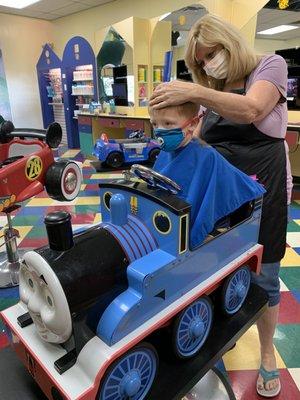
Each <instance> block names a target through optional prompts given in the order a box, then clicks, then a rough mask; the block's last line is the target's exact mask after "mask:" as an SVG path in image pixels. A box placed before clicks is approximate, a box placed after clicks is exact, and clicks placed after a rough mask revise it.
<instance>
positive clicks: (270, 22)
mask: <svg viewBox="0 0 300 400" xmlns="http://www.w3.org/2000/svg"><path fill="white" fill-rule="evenodd" d="M204 14H206V10H205V9H203V8H201V6H199V4H198V5H197V4H194V5H192V6H190V7H185V8H182V9H181V10H178V11H174V12H173V13H171V14H170V15H168V16H167V17H166V18H165V19H164V20H165V21H172V29H173V30H174V31H179V32H180V36H181V38H179V39H178V41H177V43H178V46H179V47H180V46H184V45H185V42H186V38H187V35H188V31H189V30H190V29H191V27H192V25H193V24H194V23H195V22H196V21H197V20H198V19H199V18H200V17H202V16H203V15H204ZM181 15H184V16H185V17H186V23H185V24H184V25H180V24H179V20H178V18H179V17H180V16H181ZM288 24H292V25H298V26H299V28H298V29H294V30H292V31H288V32H283V33H278V34H276V35H256V37H257V38H260V39H272V40H274V39H275V40H288V39H295V38H299V46H300V11H286V10H272V9H268V8H263V9H262V10H261V11H260V12H259V13H258V17H257V28H256V32H259V31H263V30H265V29H268V28H273V27H274V26H278V25H288Z"/></svg>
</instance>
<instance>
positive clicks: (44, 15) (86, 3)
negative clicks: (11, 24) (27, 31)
mask: <svg viewBox="0 0 300 400" xmlns="http://www.w3.org/2000/svg"><path fill="white" fill-rule="evenodd" d="M113 1H115V0H81V1H79V0H78V1H76V0H41V1H39V2H37V3H34V4H32V5H31V6H28V7H26V8H23V9H21V10H18V9H16V8H10V7H4V6H0V13H5V14H15V15H22V16H23V17H32V18H41V19H47V20H53V19H56V18H60V17H64V16H66V15H70V14H74V13H77V12H79V11H83V10H87V9H88V8H92V7H96V6H99V5H101V4H105V3H112V2H113Z"/></svg>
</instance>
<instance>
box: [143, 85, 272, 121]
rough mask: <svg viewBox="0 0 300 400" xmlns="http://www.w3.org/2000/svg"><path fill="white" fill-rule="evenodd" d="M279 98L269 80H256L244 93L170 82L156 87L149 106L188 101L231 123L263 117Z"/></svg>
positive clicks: (162, 105)
mask: <svg viewBox="0 0 300 400" xmlns="http://www.w3.org/2000/svg"><path fill="white" fill-rule="evenodd" d="M279 99H280V93H279V91H278V89H277V88H276V86H275V85H273V84H272V83H271V82H268V81H256V82H255V83H254V84H253V85H252V86H251V87H250V89H249V90H248V92H247V94H246V95H245V96H241V95H239V94H234V93H228V92H220V91H217V90H214V89H209V88H206V87H204V86H200V85H198V84H195V83H189V82H182V81H172V82H170V83H168V84H162V85H160V86H159V87H158V88H157V89H156V90H155V92H154V93H153V95H152V97H151V101H150V106H151V107H154V108H163V107H166V106H170V105H178V104H182V103H185V102H187V101H191V102H193V103H197V104H199V105H200V104H201V105H202V106H204V107H206V108H209V109H211V110H213V111H215V112H216V113H218V114H219V115H221V116H222V117H223V118H226V119H229V120H231V121H233V122H237V123H240V124H250V123H253V122H256V121H260V120H261V119H263V118H264V117H266V116H267V115H268V114H269V113H270V112H271V111H272V110H273V108H274V107H275V105H276V104H277V103H278V101H279Z"/></svg>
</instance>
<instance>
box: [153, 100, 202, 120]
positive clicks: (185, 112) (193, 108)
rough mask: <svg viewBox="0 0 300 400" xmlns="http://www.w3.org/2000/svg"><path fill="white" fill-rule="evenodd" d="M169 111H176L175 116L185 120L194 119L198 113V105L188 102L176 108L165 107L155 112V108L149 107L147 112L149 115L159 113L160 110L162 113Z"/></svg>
mask: <svg viewBox="0 0 300 400" xmlns="http://www.w3.org/2000/svg"><path fill="white" fill-rule="evenodd" d="M169 109H172V110H176V112H177V114H178V115H179V116H180V117H185V118H186V119H191V118H193V117H196V116H197V114H198V112H199V105H198V104H196V103H192V102H190V101H188V102H186V103H182V104H179V105H176V106H173V105H172V106H167V107H164V108H162V109H158V110H156V109H155V108H153V107H151V106H149V112H150V113H153V112H154V113H159V112H160V110H161V111H163V112H168V110H169Z"/></svg>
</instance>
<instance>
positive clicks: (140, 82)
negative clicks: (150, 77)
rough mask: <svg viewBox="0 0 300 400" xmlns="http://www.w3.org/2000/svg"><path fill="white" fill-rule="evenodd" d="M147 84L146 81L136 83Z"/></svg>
mask: <svg viewBox="0 0 300 400" xmlns="http://www.w3.org/2000/svg"><path fill="white" fill-rule="evenodd" d="M145 83H148V82H147V81H138V84H145Z"/></svg>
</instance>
